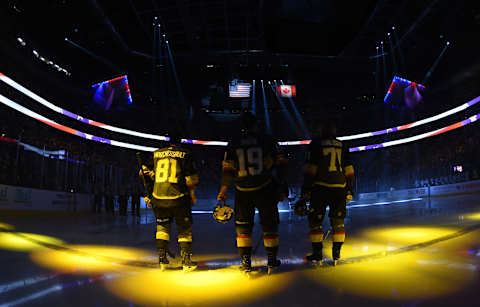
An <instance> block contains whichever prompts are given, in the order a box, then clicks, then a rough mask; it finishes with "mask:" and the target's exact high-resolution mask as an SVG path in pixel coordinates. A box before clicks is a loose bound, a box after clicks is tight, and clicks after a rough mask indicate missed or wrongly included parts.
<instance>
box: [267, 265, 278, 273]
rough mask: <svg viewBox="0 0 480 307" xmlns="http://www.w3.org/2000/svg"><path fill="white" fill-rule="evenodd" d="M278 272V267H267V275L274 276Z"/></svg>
mask: <svg viewBox="0 0 480 307" xmlns="http://www.w3.org/2000/svg"><path fill="white" fill-rule="evenodd" d="M276 271H278V268H277V267H270V266H269V267H267V275H272V274H274V273H275V272H276Z"/></svg>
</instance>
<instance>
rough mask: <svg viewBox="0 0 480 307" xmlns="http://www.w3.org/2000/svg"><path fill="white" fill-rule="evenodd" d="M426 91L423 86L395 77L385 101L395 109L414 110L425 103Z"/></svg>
mask: <svg viewBox="0 0 480 307" xmlns="http://www.w3.org/2000/svg"><path fill="white" fill-rule="evenodd" d="M424 91H425V86H423V85H422V84H420V83H416V82H413V81H410V80H407V79H403V78H400V77H397V76H395V77H394V78H393V80H392V83H391V84H390V87H389V88H388V91H387V95H386V96H385V99H384V100H383V101H384V102H385V103H388V104H390V105H391V106H392V107H393V108H402V107H407V108H410V109H414V108H415V107H417V106H418V105H419V104H420V103H421V102H422V101H423V92H424Z"/></svg>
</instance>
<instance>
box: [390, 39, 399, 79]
mask: <svg viewBox="0 0 480 307" xmlns="http://www.w3.org/2000/svg"><path fill="white" fill-rule="evenodd" d="M389 34H390V33H389ZM388 41H389V43H390V52H391V56H392V62H393V72H394V74H395V73H398V66H397V60H396V59H395V52H394V50H393V43H392V37H391V35H388Z"/></svg>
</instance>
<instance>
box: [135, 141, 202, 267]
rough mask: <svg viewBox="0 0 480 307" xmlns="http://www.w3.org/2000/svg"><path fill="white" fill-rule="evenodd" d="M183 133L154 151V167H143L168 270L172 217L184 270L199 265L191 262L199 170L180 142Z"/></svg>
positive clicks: (162, 258) (160, 254)
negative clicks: (148, 180) (193, 211)
mask: <svg viewBox="0 0 480 307" xmlns="http://www.w3.org/2000/svg"><path fill="white" fill-rule="evenodd" d="M180 140H181V139H180V135H177V133H175V134H174V135H171V136H170V145H169V146H166V147H164V148H160V149H158V150H156V151H155V152H154V153H153V170H150V169H149V168H147V167H146V166H142V168H143V173H144V174H145V176H146V177H148V178H150V179H151V180H152V181H153V193H152V197H151V198H146V199H145V201H146V202H147V204H148V205H149V206H151V207H153V210H154V213H155V218H156V221H157V232H156V241H157V247H158V257H159V264H160V267H161V268H162V270H163V269H165V267H166V265H167V264H168V263H169V261H168V258H167V251H168V243H169V241H170V228H171V224H172V221H173V219H175V220H176V223H177V229H178V243H179V245H180V255H181V257H182V265H183V269H184V271H191V270H194V269H195V268H196V264H195V263H194V262H193V261H192V259H191V256H192V209H191V207H192V206H193V204H195V202H196V200H197V199H196V196H195V188H196V186H197V184H198V173H197V170H196V167H195V163H194V161H193V158H192V154H191V152H190V151H189V150H188V149H186V148H184V147H183V146H182V145H180Z"/></svg>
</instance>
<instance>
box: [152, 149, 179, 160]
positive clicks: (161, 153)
mask: <svg viewBox="0 0 480 307" xmlns="http://www.w3.org/2000/svg"><path fill="white" fill-rule="evenodd" d="M185 154H186V153H185V152H183V151H171V150H167V151H156V152H154V153H153V158H157V159H162V158H168V157H170V158H180V159H183V158H185Z"/></svg>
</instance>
